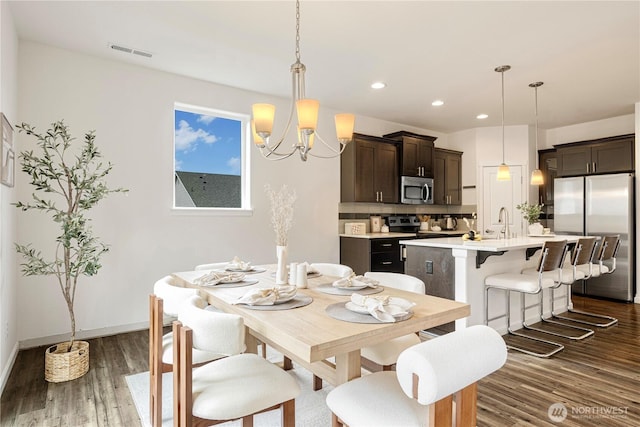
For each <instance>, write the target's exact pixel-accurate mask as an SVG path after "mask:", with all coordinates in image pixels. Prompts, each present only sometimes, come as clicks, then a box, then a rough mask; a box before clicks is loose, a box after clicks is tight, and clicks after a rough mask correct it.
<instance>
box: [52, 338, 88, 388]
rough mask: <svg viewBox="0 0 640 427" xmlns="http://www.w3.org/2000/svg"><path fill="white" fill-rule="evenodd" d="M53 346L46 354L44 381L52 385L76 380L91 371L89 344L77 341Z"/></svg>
mask: <svg viewBox="0 0 640 427" xmlns="http://www.w3.org/2000/svg"><path fill="white" fill-rule="evenodd" d="M67 350H69V343H68V342H63V343H60V344H56V345H52V346H51V347H49V348H47V350H46V351H45V353H44V379H45V380H47V381H49V382H51V383H60V382H63V381H70V380H75V379H76V378H80V377H81V376H83V375H84V374H86V373H87V372H88V371H89V343H88V342H86V341H75V342H74V343H73V348H72V349H71V351H67Z"/></svg>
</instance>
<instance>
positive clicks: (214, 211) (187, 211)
mask: <svg viewBox="0 0 640 427" xmlns="http://www.w3.org/2000/svg"><path fill="white" fill-rule="evenodd" d="M171 215H184V216H253V209H242V208H171Z"/></svg>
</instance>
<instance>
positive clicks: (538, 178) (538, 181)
mask: <svg viewBox="0 0 640 427" xmlns="http://www.w3.org/2000/svg"><path fill="white" fill-rule="evenodd" d="M543 84H544V83H543V82H535V83H531V84H529V87H532V88H534V89H535V94H536V96H535V106H536V108H535V114H536V168H535V169H534V170H533V171H531V185H543V184H544V176H543V175H542V171H541V170H540V165H538V88H539V87H540V86H542V85H543Z"/></svg>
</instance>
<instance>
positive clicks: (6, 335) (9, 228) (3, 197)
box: [0, 1, 18, 390]
mask: <svg viewBox="0 0 640 427" xmlns="http://www.w3.org/2000/svg"><path fill="white" fill-rule="evenodd" d="M0 41H1V46H0V111H2V112H3V113H4V115H5V116H6V117H7V119H8V120H9V122H10V123H11V124H12V125H13V124H15V123H16V121H17V83H18V68H17V67H18V57H17V55H18V38H17V35H16V30H15V27H14V25H13V19H12V16H11V11H10V8H9V7H8V3H7V2H4V1H3V2H0ZM16 140H17V138H14V144H15V141H16ZM15 192H16V191H15V187H14V188H10V187H6V186H4V185H0V220H1V221H0V390H2V389H4V385H5V382H6V380H7V378H8V376H9V373H10V372H9V371H10V369H11V365H12V364H13V360H14V359H15V357H16V355H17V351H18V327H17V325H18V321H17V312H18V310H17V307H16V300H17V289H16V286H17V285H16V278H17V263H16V254H15V251H14V249H13V242H14V241H15V238H16V216H17V209H16V208H15V207H14V206H11V204H10V203H11V202H12V201H13V199H14V197H15Z"/></svg>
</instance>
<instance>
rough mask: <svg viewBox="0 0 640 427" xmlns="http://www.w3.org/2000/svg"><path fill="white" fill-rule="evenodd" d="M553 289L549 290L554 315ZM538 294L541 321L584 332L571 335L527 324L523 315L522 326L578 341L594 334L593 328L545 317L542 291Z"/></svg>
mask: <svg viewBox="0 0 640 427" xmlns="http://www.w3.org/2000/svg"><path fill="white" fill-rule="evenodd" d="M553 290H554V289H551V290H550V292H549V295H550V299H551V313H552V315H553ZM538 295H539V296H538V305H539V310H538V317H539V319H540V322H542V323H549V324H552V325H556V326H557V327H559V328H566V329H571V330H574V331H580V332H582V333H581V334H578V335H569V334H566V333H561V332H558V331H550V330H548V329H543V328H538V327H534V326H531V325H529V324H527V323H526V321H525V320H524V317H523V320H522V326H523V327H525V328H526V329H529V330H531V331H536V332H541V333H543V334H549V335H554V336H556V337H561V338H567V339H570V340H576V341H577V340H582V339H585V338H587V337H590V336H591V335H593V334H594V332H593V329H587V328H582V327H580V326H572V325H567V324H566V323H562V322H557V321H555V320H552V319H551V318H545V317H544V313H543V307H544V304H543V297H542V291H540V292H539V294H538ZM523 300H524V298H523Z"/></svg>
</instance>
